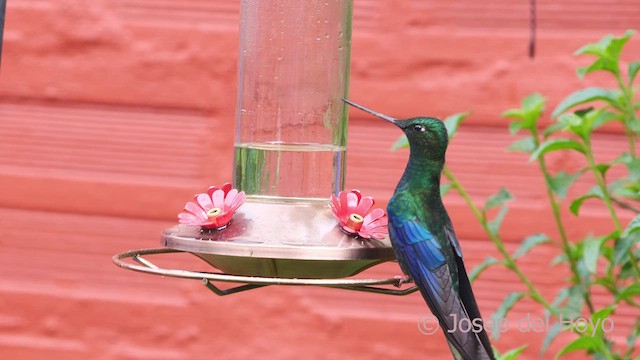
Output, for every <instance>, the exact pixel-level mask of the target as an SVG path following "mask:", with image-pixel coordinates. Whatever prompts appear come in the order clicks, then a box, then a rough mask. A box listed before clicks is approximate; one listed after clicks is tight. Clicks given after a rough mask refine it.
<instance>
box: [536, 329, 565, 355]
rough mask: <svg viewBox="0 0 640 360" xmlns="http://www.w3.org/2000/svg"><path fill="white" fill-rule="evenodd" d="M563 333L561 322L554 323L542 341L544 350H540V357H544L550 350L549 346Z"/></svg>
mask: <svg viewBox="0 0 640 360" xmlns="http://www.w3.org/2000/svg"><path fill="white" fill-rule="evenodd" d="M561 332H562V326H561V324H560V323H559V322H557V323H554V324H553V325H551V327H550V328H549V331H547V334H546V335H545V337H544V340H543V341H542V348H540V355H542V356H544V354H545V353H546V352H547V349H548V348H549V345H551V344H552V343H553V341H554V340H555V339H556V338H557V337H558V334H560V333H561Z"/></svg>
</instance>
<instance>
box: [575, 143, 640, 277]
mask: <svg viewBox="0 0 640 360" xmlns="http://www.w3.org/2000/svg"><path fill="white" fill-rule="evenodd" d="M584 147H585V150H586V157H587V163H588V164H589V168H590V169H591V170H592V171H593V175H594V177H595V178H596V183H597V184H598V187H599V188H600V192H602V200H603V201H604V203H605V204H606V205H607V209H609V214H610V215H611V219H612V220H613V223H614V225H615V227H616V231H617V232H618V234H622V231H623V229H622V225H621V224H620V219H618V215H617V214H616V211H615V209H614V208H613V201H612V200H611V194H609V190H608V189H607V182H606V179H605V178H604V175H603V174H602V173H601V172H600V171H599V170H598V169H597V168H596V161H595V159H594V157H593V149H592V147H591V141H590V140H589V139H585V142H584ZM628 254H629V261H630V262H631V266H632V267H633V270H634V271H635V273H636V275H637V276H638V277H640V268H639V267H638V260H637V259H636V257H635V255H634V254H633V251H632V250H631V249H629V250H628Z"/></svg>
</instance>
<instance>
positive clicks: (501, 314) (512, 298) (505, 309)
mask: <svg viewBox="0 0 640 360" xmlns="http://www.w3.org/2000/svg"><path fill="white" fill-rule="evenodd" d="M523 297H525V294H524V293H522V292H512V293H510V294H509V295H507V297H506V298H505V299H504V301H503V302H502V304H501V305H500V306H499V307H498V309H497V310H496V312H495V313H494V314H493V317H492V318H493V321H492V322H491V324H492V326H493V327H494V328H493V329H492V331H491V333H492V334H493V337H494V339H496V340H497V339H498V338H499V337H500V329H499V328H498V326H500V324H502V322H503V321H504V319H505V318H506V317H507V313H509V311H510V310H511V309H512V308H513V307H514V306H515V305H516V303H517V302H518V301H520V299H522V298H523Z"/></svg>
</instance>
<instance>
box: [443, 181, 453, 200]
mask: <svg viewBox="0 0 640 360" xmlns="http://www.w3.org/2000/svg"><path fill="white" fill-rule="evenodd" d="M451 188H452V186H451V184H449V183H443V184H441V185H440V197H445V196H446V195H447V194H448V193H449V191H451Z"/></svg>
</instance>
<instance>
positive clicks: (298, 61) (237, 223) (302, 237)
mask: <svg viewBox="0 0 640 360" xmlns="http://www.w3.org/2000/svg"><path fill="white" fill-rule="evenodd" d="M351 19H352V0H329V1H304V2H300V1H295V0H274V1H268V2H267V1H252V0H245V1H242V13H241V26H240V51H239V67H238V73H239V74H238V96H237V113H236V142H235V159H234V160H235V161H234V173H233V188H234V189H232V186H231V185H226V184H225V185H224V186H222V188H220V189H218V188H212V189H209V191H206V192H202V193H200V194H198V195H196V196H195V197H194V199H193V200H191V201H188V202H187V205H186V206H185V210H184V211H183V212H182V213H181V214H180V215H179V217H180V222H181V224H180V225H177V226H175V227H172V228H170V229H167V230H165V231H164V232H163V233H162V245H163V247H162V248H157V249H143V250H137V251H130V252H126V253H122V254H118V255H116V256H114V257H113V260H114V262H115V263H116V264H117V265H119V266H121V267H123V268H126V269H129V270H134V271H141V272H146V273H150V274H156V275H163V276H172V277H179V278H189V279H197V280H201V281H202V282H203V283H204V284H205V285H206V286H207V287H208V288H210V289H211V290H212V291H214V292H215V293H216V294H218V295H228V294H232V293H236V292H239V291H244V290H249V289H253V288H257V287H262V286H267V285H316V286H325V287H333V288H342V289H348V290H359V291H368V292H375V293H382V294H391V295H406V294H409V293H412V292H414V291H416V290H417V288H416V287H415V286H403V284H404V283H405V282H406V279H405V278H403V277H401V276H390V277H388V278H382V279H377V278H376V279H371V278H365V277H363V275H360V276H357V277H353V276H354V275H357V274H359V273H361V272H362V271H364V270H366V269H367V268H370V267H372V266H374V265H377V264H380V263H383V262H387V261H393V260H394V259H395V257H394V255H393V251H392V248H391V245H390V242H389V238H388V236H387V235H386V234H383V233H382V232H381V229H382V228H385V227H386V222H385V221H386V219H385V218H384V217H383V215H384V211H383V210H381V209H375V207H374V201H373V199H371V198H368V197H366V196H362V195H360V193H359V192H357V191H355V192H354V191H350V192H344V191H342V190H343V188H344V178H345V164H346V162H345V161H346V159H345V155H346V129H347V104H345V103H344V102H343V101H342V99H343V98H347V97H348V84H349V66H350V42H351ZM236 189H237V190H236ZM178 252H185V253H191V254H193V255H195V256H197V257H199V258H200V259H202V260H204V261H205V262H206V263H208V264H210V265H211V266H213V267H214V268H215V269H217V270H216V271H214V272H209V271H195V270H185V269H167V268H161V267H159V266H157V265H155V264H154V263H153V262H151V261H150V260H149V259H148V258H149V257H159V256H168V255H167V254H172V253H178ZM145 256H146V257H145ZM395 275H397V274H395ZM213 282H229V283H235V284H240V285H237V286H234V287H231V288H227V289H225V290H222V289H220V288H218V287H217V286H216V285H214V284H213Z"/></svg>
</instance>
